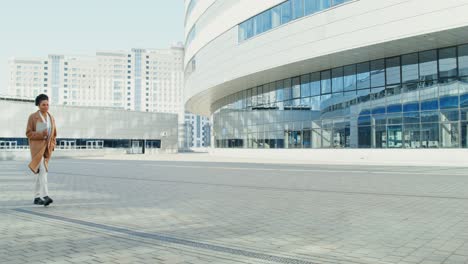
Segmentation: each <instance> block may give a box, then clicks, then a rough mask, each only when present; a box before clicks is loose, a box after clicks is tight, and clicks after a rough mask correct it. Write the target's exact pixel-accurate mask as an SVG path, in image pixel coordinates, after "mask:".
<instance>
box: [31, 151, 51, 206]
mask: <svg viewBox="0 0 468 264" xmlns="http://www.w3.org/2000/svg"><path fill="white" fill-rule="evenodd" d="M34 177H35V178H36V187H35V188H34V198H38V197H45V196H49V189H48V188H47V171H46V168H45V166H44V158H42V160H41V163H40V165H39V173H37V174H34Z"/></svg>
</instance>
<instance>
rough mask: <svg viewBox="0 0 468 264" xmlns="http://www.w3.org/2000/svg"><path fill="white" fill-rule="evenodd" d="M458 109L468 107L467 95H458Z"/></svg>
mask: <svg viewBox="0 0 468 264" xmlns="http://www.w3.org/2000/svg"><path fill="white" fill-rule="evenodd" d="M460 107H468V94H463V95H460ZM467 121H468V119H467Z"/></svg>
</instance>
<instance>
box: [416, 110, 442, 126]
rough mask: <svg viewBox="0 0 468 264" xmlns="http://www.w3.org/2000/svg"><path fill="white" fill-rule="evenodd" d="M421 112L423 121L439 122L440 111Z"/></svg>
mask: <svg viewBox="0 0 468 264" xmlns="http://www.w3.org/2000/svg"><path fill="white" fill-rule="evenodd" d="M420 113H421V122H423V123H428V122H439V112H438V111H423V112H420Z"/></svg>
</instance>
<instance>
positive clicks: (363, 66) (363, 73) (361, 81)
mask: <svg viewBox="0 0 468 264" xmlns="http://www.w3.org/2000/svg"><path fill="white" fill-rule="evenodd" d="M356 67H357V88H358V89H365V88H370V65H369V62H363V63H359V64H357V65H356Z"/></svg>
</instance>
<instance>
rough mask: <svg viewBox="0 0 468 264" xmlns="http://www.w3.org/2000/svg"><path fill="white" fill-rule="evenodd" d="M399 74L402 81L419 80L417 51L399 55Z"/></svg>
mask: <svg viewBox="0 0 468 264" xmlns="http://www.w3.org/2000/svg"><path fill="white" fill-rule="evenodd" d="M401 64H402V67H401V72H402V73H401V74H402V82H403V83H412V82H417V81H419V60H418V53H413V54H407V55H403V56H401Z"/></svg>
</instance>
